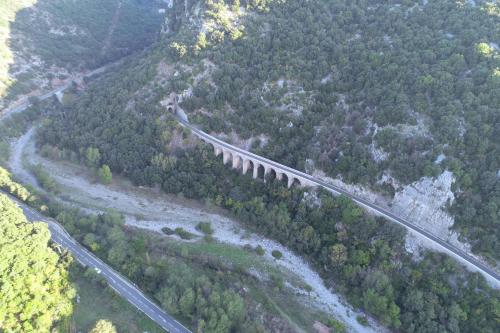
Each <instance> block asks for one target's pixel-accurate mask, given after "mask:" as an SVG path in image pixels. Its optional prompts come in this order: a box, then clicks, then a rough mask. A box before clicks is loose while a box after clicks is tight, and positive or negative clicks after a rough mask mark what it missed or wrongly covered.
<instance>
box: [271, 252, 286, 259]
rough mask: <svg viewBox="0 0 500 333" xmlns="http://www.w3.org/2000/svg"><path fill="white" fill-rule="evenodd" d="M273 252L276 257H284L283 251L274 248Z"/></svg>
mask: <svg viewBox="0 0 500 333" xmlns="http://www.w3.org/2000/svg"><path fill="white" fill-rule="evenodd" d="M271 254H272V256H273V257H274V258H276V259H281V258H282V257H283V253H281V252H280V251H278V250H273V252H271Z"/></svg>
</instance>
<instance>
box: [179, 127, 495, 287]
mask: <svg viewBox="0 0 500 333" xmlns="http://www.w3.org/2000/svg"><path fill="white" fill-rule="evenodd" d="M179 121H180V123H181V124H182V125H183V126H185V127H187V128H189V129H190V130H191V131H193V132H195V134H196V135H197V136H198V137H201V138H204V139H206V140H208V141H213V142H214V141H215V142H217V143H218V144H220V145H222V146H224V147H226V148H227V149H228V150H230V151H236V152H238V153H239V154H241V155H243V156H248V157H251V158H252V159H256V160H259V161H261V162H263V163H267V164H270V165H272V166H274V167H275V168H276V169H281V170H286V171H287V172H289V173H292V174H294V175H296V176H300V177H302V178H305V179H307V180H308V181H309V182H311V183H313V184H316V185H317V186H320V187H323V188H325V189H327V190H329V191H331V192H333V193H334V194H337V195H345V196H346V197H349V198H351V199H352V200H353V201H354V202H356V203H357V204H359V205H360V206H363V207H365V208H368V209H369V210H371V211H372V212H374V213H376V214H377V215H380V216H383V217H385V218H386V219H388V220H390V221H392V222H395V223H398V224H400V225H402V226H403V227H405V228H407V229H408V230H410V231H411V232H413V233H416V234H417V235H418V236H420V237H423V238H425V239H427V240H429V241H431V242H432V243H433V244H434V245H436V248H438V249H440V250H442V251H444V252H446V253H448V254H450V255H452V256H453V257H454V258H456V259H458V260H460V261H462V262H463V263H465V264H467V265H468V267H470V268H473V269H475V270H476V271H478V272H480V273H481V274H482V275H483V276H485V277H486V278H487V279H488V280H489V281H491V282H493V283H494V284H495V285H496V286H500V275H499V274H498V273H497V272H495V271H494V270H493V269H491V268H489V267H488V266H486V265H485V264H483V263H482V262H480V261H479V260H477V259H476V258H474V257H472V256H470V255H469V254H467V253H465V252H464V251H462V250H461V249H459V248H457V247H455V246H453V245H451V244H449V243H448V242H446V241H445V240H443V239H440V238H438V237H436V236H434V235H432V234H431V233H430V232H428V231H426V230H424V229H422V228H421V227H419V226H418V225H416V224H414V223H411V222H410V221H408V220H406V219H403V218H401V217H399V216H396V215H395V214H393V213H391V212H389V211H388V210H386V209H384V208H383V207H380V206H378V205H376V204H374V203H372V202H369V201H368V200H365V199H363V198H361V197H359V196H356V195H354V194H352V193H350V192H348V191H346V190H344V189H342V188H340V187H337V186H335V185H331V184H328V183H326V182H324V181H322V180H320V179H317V178H315V177H312V176H311V175H309V174H306V173H304V172H301V171H298V170H295V169H292V168H290V167H287V166H286V165H282V164H279V163H277V162H274V161H272V160H269V159H267V158H264V157H261V156H259V155H256V154H253V153H251V152H249V151H246V150H243V149H241V148H238V147H235V146H233V145H230V144H228V143H226V142H224V141H222V140H219V139H217V138H215V137H213V136H211V135H209V134H207V133H205V132H203V131H201V130H199V129H198V128H196V127H195V126H193V125H191V124H189V123H188V122H186V121H183V120H179Z"/></svg>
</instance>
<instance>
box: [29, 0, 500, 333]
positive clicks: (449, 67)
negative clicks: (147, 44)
mask: <svg viewBox="0 0 500 333" xmlns="http://www.w3.org/2000/svg"><path fill="white" fill-rule="evenodd" d="M189 3H190V4H194V2H189ZM175 4H176V5H179V2H175ZM235 4H237V2H236V1H234V2H233V1H231V2H228V3H227V4H226V3H225V2H223V1H218V2H215V1H207V2H206V5H207V8H209V9H210V11H209V12H208V13H207V16H208V17H209V19H210V20H211V22H212V25H211V26H212V27H216V28H213V29H211V30H210V31H208V33H207V34H201V35H200V34H199V33H198V30H197V26H196V25H193V24H192V22H191V20H189V19H185V17H184V16H183V15H181V14H183V12H182V11H183V10H185V7H184V6H175V8H174V10H173V14H172V17H171V18H170V24H171V33H170V34H165V35H164V36H163V38H162V40H161V41H160V42H159V43H157V44H156V45H155V46H154V47H153V48H151V49H150V50H148V51H147V52H145V53H144V54H143V55H142V56H140V57H135V58H133V59H130V60H128V61H127V62H126V63H125V64H123V66H122V67H121V69H120V70H119V71H117V72H115V73H111V74H109V75H106V76H105V77H104V78H103V79H102V80H100V81H99V82H96V84H94V85H92V86H90V87H89V89H88V90H87V92H86V93H84V94H83V95H81V96H79V98H78V99H77V100H76V101H74V102H72V103H71V104H70V105H65V106H63V105H57V106H55V107H54V108H53V110H52V111H51V112H52V113H51V116H50V119H49V120H48V121H47V122H46V124H45V126H44V128H43V129H42V130H41V132H40V133H39V136H38V139H39V143H40V144H41V145H45V148H44V149H45V151H49V150H50V151H51V152H52V154H54V156H58V157H60V158H69V159H73V160H75V161H80V162H89V158H88V154H87V152H89V151H90V152H98V154H97V153H92V154H90V155H91V156H94V157H95V156H98V157H99V158H98V160H96V159H92V160H93V161H94V167H103V166H104V165H106V166H109V168H110V170H111V171H112V172H115V173H120V174H123V175H126V176H128V177H130V178H131V179H132V180H133V181H134V182H135V183H136V184H140V185H150V186H161V187H162V189H163V190H165V191H166V192H169V193H182V194H183V195H184V196H186V197H188V198H195V199H202V200H206V201H208V202H211V203H213V204H215V205H218V206H221V207H224V208H226V209H228V210H230V211H231V212H232V214H234V215H235V216H236V217H237V218H239V219H240V220H242V221H243V222H245V223H247V225H248V226H249V227H250V228H255V230H256V231H258V232H260V233H262V234H265V235H268V236H270V237H273V238H275V239H277V240H279V241H280V242H281V243H283V244H285V245H287V246H289V247H290V248H292V249H294V250H295V251H297V253H300V254H301V255H303V256H306V257H307V258H309V259H310V261H311V262H312V263H313V264H314V265H315V267H316V268H317V270H318V271H320V272H321V273H322V275H323V277H324V278H325V281H327V283H328V284H331V285H333V281H334V282H335V288H336V289H337V290H339V291H340V292H342V293H344V294H345V295H346V297H347V298H348V299H349V301H350V302H351V303H352V304H354V305H355V306H356V307H359V308H362V309H364V310H365V311H367V312H368V313H370V314H372V315H374V316H375V317H376V318H378V319H379V320H380V321H381V322H382V323H384V324H385V325H387V326H389V327H391V328H393V329H394V330H399V331H404V332H444V331H446V332H478V331H479V332H495V331H496V329H497V327H498V322H499V317H498V309H499V307H500V296H499V294H498V291H496V290H492V289H490V288H489V287H488V286H487V285H486V284H485V282H484V280H483V279H482V278H481V277H480V276H479V275H478V274H471V273H467V272H465V271H464V270H463V268H460V267H458V266H457V265H456V264H455V263H454V262H453V261H452V260H451V259H450V258H448V257H446V256H443V255H439V254H433V253H428V254H426V255H425V256H424V258H422V259H421V260H419V261H414V260H412V258H411V257H410V256H409V255H408V254H407V253H406V251H405V249H404V243H403V242H404V236H405V232H404V230H402V229H400V228H399V227H396V226H394V225H393V224H390V223H388V222H386V221H384V220H381V219H378V218H377V219H376V218H373V217H371V216H368V215H366V214H364V213H363V211H362V210H361V209H360V208H359V207H357V206H355V205H354V204H353V203H352V202H350V201H349V200H347V199H346V198H343V197H340V198H333V197H331V196H330V195H329V194H327V193H322V192H320V193H316V194H312V196H313V198H312V199H311V197H310V194H306V192H305V191H306V190H303V189H292V190H288V189H286V188H285V186H284V185H283V184H280V183H279V182H276V181H272V180H271V179H270V181H269V182H267V183H266V184H264V183H261V182H255V181H252V179H251V177H250V176H246V177H241V176H239V175H237V174H236V173H235V172H234V171H230V170H228V169H226V168H225V167H224V166H223V165H222V163H221V161H220V160H219V159H217V158H215V157H213V154H212V152H211V151H210V150H209V149H208V148H207V147H202V146H201V145H198V144H197V143H196V141H195V140H193V139H192V138H191V137H190V135H189V133H188V132H187V131H184V130H182V129H181V128H179V126H178V125H177V122H176V120H175V119H173V118H172V117H171V116H170V115H167V114H166V113H165V111H164V110H162V109H161V107H160V103H159V102H160V101H161V100H162V99H163V98H165V96H168V95H169V94H170V93H171V92H177V93H178V94H180V95H181V96H182V97H183V99H182V103H181V105H182V107H183V108H185V109H186V110H187V111H188V112H189V115H190V119H191V120H192V121H193V122H197V123H199V124H202V125H203V126H204V127H205V128H206V129H207V130H209V131H214V132H226V133H229V132H231V131H232V130H234V131H235V132H236V133H237V134H238V135H239V136H240V137H241V138H249V137H257V136H259V135H264V136H265V137H267V138H268V142H271V143H272V144H267V145H265V144H261V145H257V144H256V145H254V149H255V151H258V152H259V153H262V154H264V155H266V156H267V157H270V158H273V159H276V160H279V161H280V162H282V163H284V164H288V165H290V166H293V167H296V168H299V169H304V168H305V161H306V159H308V158H312V159H313V160H314V162H315V164H316V167H317V168H320V169H323V170H324V171H326V172H327V173H328V174H329V175H331V176H334V177H336V176H342V177H343V179H344V180H346V181H348V182H353V183H361V184H367V185H371V186H375V184H376V182H377V180H379V179H380V177H381V175H382V173H383V172H384V171H386V170H389V171H390V174H391V175H392V176H393V177H394V178H395V179H397V181H398V182H400V183H402V184H407V183H410V182H412V181H415V180H418V179H419V178H420V177H422V176H435V175H438V174H439V173H440V172H442V171H443V170H445V169H449V170H451V171H453V173H454V175H455V177H456V178H457V182H456V184H455V187H454V192H455V195H456V197H457V200H456V201H455V202H454V204H453V206H452V207H451V211H452V212H453V213H454V214H455V218H456V226H457V228H459V229H460V231H461V233H462V235H463V236H464V237H466V238H467V239H468V240H469V241H470V242H471V243H472V244H473V247H474V250H475V251H478V252H481V253H482V254H484V255H486V256H490V257H492V258H495V259H498V254H499V253H500V249H499V248H498V246H500V242H499V228H498V227H497V225H498V223H499V216H500V213H499V209H500V208H499V207H500V203H499V201H500V184H499V181H498V175H497V171H498V170H497V168H498V165H499V164H500V163H499V162H500V161H499V160H498V158H499V156H500V152H499V141H498V138H499V137H500V135H499V134H500V132H499V131H500V127H499V124H500V120H499V116H500V114H499V113H498V105H500V101H499V100H498V96H500V94H499V92H500V91H499V90H500V86H499V85H500V81H499V80H498V78H499V76H498V73H499V72H498V67H499V66H500V64H499V56H498V50H497V49H496V47H497V46H496V44H495V43H496V42H498V41H499V39H500V36H499V33H500V32H499V30H500V24H499V12H500V11H499V9H498V5H496V4H493V3H487V2H484V1H477V2H476V5H475V6H472V5H471V4H469V3H468V2H466V1H451V0H450V1H429V2H425V3H424V2H421V3H417V4H415V3H414V2H410V1H388V2H383V3H381V2H379V1H342V0H336V1H314V2H313V1H308V2H304V1H298V0H288V1H267V2H248V3H246V2H245V4H246V5H247V7H246V8H247V9H246V10H248V11H250V10H255V11H256V13H258V14H255V15H253V14H252V15H248V16H244V15H243V13H241V12H240V11H241V9H240V8H238V6H236V5H235ZM240 4H241V3H240ZM229 12H238V13H239V16H237V17H238V18H235V17H236V16H231V17H233V18H235V19H234V20H224V18H225V17H227V16H228V13H229ZM243 12H244V11H243ZM242 20H244V21H242ZM185 21H186V22H185ZM242 22H244V24H242ZM165 63H167V64H168V65H167V66H165ZM207 64H212V65H213V66H209V67H210V68H212V69H211V70H210V74H209V75H204V73H205V72H207ZM168 66H171V67H172V69H171V71H170V72H171V75H165V74H164V73H162V71H161V70H160V68H162V67H168ZM167 72H168V70H167ZM190 86H191V87H192V94H184V93H183V92H184V91H186V90H187V89H188V88H189V87H190ZM372 144H373V145H374V146H375V147H377V148H378V149H381V150H383V151H384V152H386V153H387V157H386V158H385V159H382V160H377V159H376V158H375V157H374V156H373V154H372V152H371V150H370V146H371V145H372ZM440 154H442V155H444V157H445V158H444V160H442V161H441V162H440V163H436V162H435V161H436V159H437V157H438V156H439V155H440ZM384 190H385V191H389V192H393V191H394V190H395V188H392V189H390V188H389V189H388V188H385V189H384ZM81 219H82V218H81V217H79V216H76V217H75V216H73V217H70V218H68V221H69V222H68V223H65V226H66V227H68V228H70V229H71V226H72V225H74V230H73V232H81V233H82V234H81V236H80V237H79V239H80V240H82V241H83V242H84V244H86V245H87V246H88V247H89V248H91V249H93V250H94V251H96V252H101V253H103V254H104V255H107V256H108V259H109V260H110V261H111V262H112V263H113V264H114V265H117V266H121V267H122V269H124V270H125V271H126V272H127V275H129V276H132V277H133V278H134V279H137V278H139V279H142V278H143V270H142V269H143V268H141V267H139V265H137V266H135V265H134V262H133V261H130V260H127V251H132V250H133V251H137V249H138V248H139V249H140V250H141V251H147V249H148V246H147V244H146V245H145V244H143V243H142V244H138V246H139V247H138V248H136V247H134V249H131V248H130V247H127V248H126V249H125V248H121V249H120V250H119V251H118V250H116V249H115V250H114V251H113V248H115V247H116V246H118V245H119V244H121V243H122V241H123V242H125V243H127V241H128V240H129V239H128V238H127V234H126V233H123V235H122V234H120V237H122V238H120V239H121V241H120V242H115V241H114V240H113V242H108V240H107V239H106V237H107V236H106V237H104V236H100V235H93V236H88V234H89V233H93V230H94V229H95V225H97V224H99V225H101V226H103V227H102V228H103V230H105V231H104V233H105V234H108V232H111V230H114V229H116V228H115V225H117V224H118V225H119V224H120V223H121V222H120V221H119V219H115V218H111V219H110V217H106V216H101V217H98V218H96V220H95V221H92V220H91V221H90V222H89V223H88V225H87V224H86V223H87V221H84V222H81ZM62 220H64V218H62ZM84 220H85V219H84ZM92 226H94V227H92ZM100 229H101V228H100ZM141 246H142V247H141ZM110 253H113V256H111V254H110ZM124 256H125V257H124ZM134 257H135V255H134ZM115 259H116V261H115ZM160 263H161V262H160ZM174 266H175V265H174ZM169 267H171V266H169ZM160 268H161V267H160ZM179 269H182V268H179ZM186 269H190V268H186ZM134 274H138V275H137V276H136V275H134ZM144 274H145V273H144ZM145 281H147V280H146V279H145ZM163 282H164V283H165V284H172V285H177V284H178V283H181V282H182V285H180V286H179V287H178V288H177V287H176V288H168V290H162V287H161V286H159V285H155V286H154V287H153V288H151V289H149V290H151V291H154V292H155V295H156V297H157V298H158V299H159V300H160V301H161V303H162V305H164V306H166V307H167V309H175V308H176V305H179V307H178V309H179V311H180V314H181V315H182V316H186V318H188V319H189V320H192V321H193V322H196V323H198V324H199V323H201V322H203V325H206V324H208V323H209V322H210V321H211V320H210V318H211V317H210V313H199V312H197V311H198V310H197V309H196V307H194V308H193V307H190V306H189V305H191V304H192V303H191V302H188V301H186V303H187V305H188V306H187V307H186V309H189V311H187V310H186V312H183V310H182V309H183V306H180V303H176V300H177V301H179V302H180V300H181V299H184V296H185V293H188V295H187V296H186V298H187V299H188V300H189V299H192V298H193V297H195V296H196V297H198V295H199V294H198V293H197V290H201V289H203V288H202V287H201V285H202V284H203V283H205V282H200V281H196V280H192V281H190V280H188V279H186V280H185V281H177V280H176V279H175V278H170V279H169V280H168V281H163ZM200 283H202V284H200ZM206 283H208V282H206ZM209 283H210V285H211V288H212V289H213V290H216V291H217V293H219V299H220V297H222V296H221V295H220V294H221V293H222V294H223V293H225V291H222V289H218V288H219V286H220V285H221V281H218V280H217V279H216V280H210V282H209ZM186 288H190V290H191V291H188V289H186ZM227 297H228V298H227V299H228V300H229V301H230V302H235V303H234V304H236V305H238V304H240V303H239V302H240V301H239V300H238V299H237V297H236V298H234V299H233V298H232V296H231V295H229V296H227ZM204 301H205V302H208V303H206V304H210V305H212V303H210V302H211V300H210V299H205V300H204ZM213 306H214V307H222V310H221V311H220V312H221V313H224V312H225V316H224V320H223V322H225V318H228V319H230V320H229V323H224V324H223V326H221V327H226V328H227V327H243V326H242V325H244V321H242V320H241V318H246V315H245V314H242V313H236V314H232V315H235V316H234V317H233V316H232V315H229V313H227V311H229V310H228V309H227V308H224V306H223V305H221V303H214V304H213ZM235 308H239V305H238V306H235ZM233 319H234V321H233ZM219 320H221V318H219V319H218V320H215V322H216V324H215V326H211V327H213V328H214V331H218V328H217V327H219V326H217V325H218V323H219ZM227 325H229V326H227ZM231 325H237V326H231ZM202 327H206V326H202ZM221 331H224V329H223V328H221Z"/></svg>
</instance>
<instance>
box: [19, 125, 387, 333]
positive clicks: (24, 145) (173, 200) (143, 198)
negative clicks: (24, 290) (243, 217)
mask: <svg viewBox="0 0 500 333" xmlns="http://www.w3.org/2000/svg"><path fill="white" fill-rule="evenodd" d="M34 132H35V128H32V129H30V130H29V131H28V132H27V133H26V134H25V135H23V136H22V137H21V138H19V139H18V140H17V141H15V142H14V143H13V145H12V154H11V158H10V161H9V165H10V168H11V171H12V173H13V174H14V175H15V176H16V177H17V178H18V179H19V180H21V181H22V182H24V183H27V184H30V185H32V186H34V187H36V188H37V189H38V190H41V191H43V189H42V188H40V186H39V185H38V183H37V180H36V179H35V177H34V176H33V175H32V174H31V173H30V171H29V170H28V169H27V165H29V164H31V165H36V164H40V165H42V166H43V168H44V170H46V171H47V172H48V173H49V174H50V176H51V177H52V178H53V179H54V180H55V182H56V183H57V184H58V186H59V187H60V193H61V194H60V195H58V199H59V200H61V201H63V202H65V203H68V204H71V205H73V206H77V207H79V208H82V209H84V210H86V211H89V212H102V211H106V210H108V209H113V210H115V211H118V212H120V213H122V214H123V215H124V217H125V220H126V223H127V224H128V225H129V226H131V227H137V228H141V229H147V230H150V231H153V232H158V233H162V232H161V229H162V228H164V227H168V228H171V229H175V228H177V227H182V228H183V229H184V230H186V231H188V232H190V233H193V234H195V235H197V236H198V237H197V238H198V240H201V239H202V237H203V235H202V234H201V233H200V232H199V231H197V230H196V225H197V224H198V223H199V222H210V223H211V226H212V228H213V229H214V234H213V237H214V239H216V240H217V241H218V242H219V243H221V244H224V245H227V246H231V247H237V248H241V247H243V246H245V245H251V246H252V247H253V248H255V247H256V246H258V245H260V246H262V247H263V248H264V249H265V250H266V253H265V255H264V258H265V260H264V261H263V260H255V261H254V262H253V264H254V265H255V266H253V267H252V269H251V270H250V271H252V273H253V274H254V275H255V276H257V277H258V278H259V279H269V272H271V271H273V270H276V269H278V270H279V271H280V272H282V273H285V276H286V282H285V285H286V286H288V287H289V288H290V290H291V291H292V292H293V293H295V294H296V295H297V297H299V299H300V301H301V303H305V304H311V305H313V307H314V308H319V309H321V310H323V311H325V312H327V313H329V314H332V315H333V316H334V317H335V318H337V319H339V320H341V321H343V322H344V323H346V325H347V326H348V327H349V330H350V331H353V332H384V331H385V329H384V328H383V327H380V326H379V325H378V324H377V323H376V322H375V321H373V320H371V321H370V324H371V327H366V326H363V325H361V324H360V323H359V322H358V321H357V320H356V317H357V315H362V314H361V313H357V312H356V311H355V310H354V309H352V308H351V307H350V306H348V305H347V304H346V302H345V301H344V300H343V299H341V298H340V297H339V296H338V295H336V294H335V293H334V292H333V291H332V290H329V289H328V288H327V287H326V286H325V285H324V283H323V280H322V279H321V277H320V276H319V275H318V274H317V273H316V272H315V271H314V270H313V269H312V268H311V267H310V266H309V265H308V263H307V262H305V261H304V260H303V259H302V258H300V257H299V256H297V255H295V254H294V253H293V252H292V251H290V250H288V249H287V248H285V247H284V246H282V245H281V244H279V243H278V242H276V241H273V240H270V239H266V238H263V237H261V236H260V235H258V234H257V233H255V232H252V231H249V230H244V228H243V226H242V225H240V224H239V223H238V222H237V221H235V220H233V219H231V218H230V217H228V216H226V215H225V214H224V212H221V211H220V210H218V209H215V208H207V207H205V206H203V205H201V204H199V203H197V202H193V201H191V200H185V199H182V198H181V199H180V198H178V197H174V196H171V195H166V194H163V193H160V191H158V190H155V189H149V188H138V187H135V186H133V185H132V184H131V183H130V182H128V181H127V180H124V179H121V178H119V177H115V180H114V181H113V184H111V185H110V186H104V185H101V184H97V183H94V182H93V181H92V177H91V175H90V174H89V172H88V170H86V169H85V168H82V167H81V166H77V165H75V164H72V163H69V162H65V161H53V160H49V159H46V158H43V157H42V156H40V155H38V154H37V153H36V149H35V144H34V140H33V136H34ZM165 237H167V236H165ZM168 237H174V238H176V240H178V241H181V240H180V238H178V237H177V236H168ZM184 242H189V243H190V244H191V245H190V246H193V247H203V245H201V244H200V243H202V242H199V241H197V240H191V241H184ZM205 248H206V246H205ZM273 250H279V251H280V252H282V253H283V258H282V259H280V260H276V259H274V258H273V257H272V255H271V251H273ZM229 252H230V251H229ZM229 256H231V255H229ZM305 284H307V285H308V286H310V287H311V289H312V291H311V292H308V291H306V289H305V288H304V286H305Z"/></svg>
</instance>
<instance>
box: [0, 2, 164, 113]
mask: <svg viewBox="0 0 500 333" xmlns="http://www.w3.org/2000/svg"><path fill="white" fill-rule="evenodd" d="M33 2H34V3H33V4H32V5H31V6H28V7H25V8H20V9H18V10H17V11H16V12H15V18H14V19H13V20H12V21H11V22H10V23H9V24H8V29H9V30H7V31H8V32H9V33H8V36H7V39H6V41H5V45H0V47H3V48H4V50H0V53H2V54H6V57H3V58H4V59H5V60H1V61H5V62H7V61H9V59H8V58H11V60H10V64H9V65H8V70H5V71H7V73H0V77H3V79H2V81H4V78H5V77H6V76H7V75H8V77H10V78H11V80H9V81H10V82H9V81H7V80H5V81H7V82H8V84H5V83H4V87H3V89H4V90H5V91H4V92H3V93H4V96H5V100H6V101H13V100H15V99H17V98H19V97H22V96H24V97H25V98H27V96H28V95H36V94H38V93H39V92H40V90H41V89H43V90H48V89H50V88H53V87H56V86H58V85H59V84H61V82H62V80H64V79H66V78H68V77H70V76H71V75H72V74H73V73H79V72H80V73H81V72H85V71H88V70H92V69H95V68H98V67H101V66H103V65H104V64H107V63H110V62H113V61H116V60H118V59H120V58H122V57H124V56H127V55H129V54H131V53H133V52H135V51H137V50H141V49H143V48H145V47H147V46H148V45H150V44H151V43H152V42H153V41H154V40H155V39H156V38H157V36H158V32H159V30H160V27H161V24H162V22H163V20H164V14H161V13H159V10H158V9H159V8H160V7H159V4H158V3H156V2H154V1H151V2H146V1H141V0H112V1H101V0H80V1H54V0H33ZM8 6H9V5H7V7H8ZM11 6H21V5H19V4H13V5H11ZM12 8H14V7H12ZM12 10H14V9H12ZM0 42H1V41H0ZM0 65H1V64H0ZM0 67H1V66H0ZM4 67H5V68H7V66H4ZM1 89H2V88H1V87H0V96H2V91H1ZM5 104H7V103H5ZM4 106H6V105H4Z"/></svg>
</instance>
